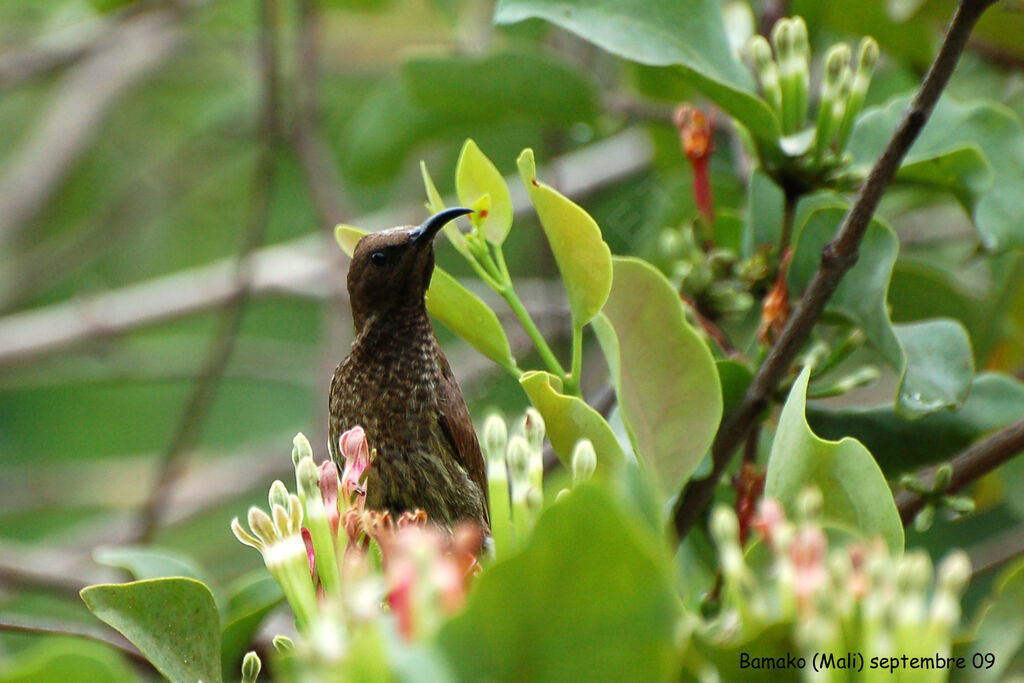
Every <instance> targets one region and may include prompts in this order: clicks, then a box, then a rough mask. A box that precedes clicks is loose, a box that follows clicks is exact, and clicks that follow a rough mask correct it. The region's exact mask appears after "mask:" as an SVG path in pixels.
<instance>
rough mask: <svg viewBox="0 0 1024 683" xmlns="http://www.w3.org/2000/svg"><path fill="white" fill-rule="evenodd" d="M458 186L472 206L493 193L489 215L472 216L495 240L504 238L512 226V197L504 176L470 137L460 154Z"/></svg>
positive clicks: (466, 203)
mask: <svg viewBox="0 0 1024 683" xmlns="http://www.w3.org/2000/svg"><path fill="white" fill-rule="evenodd" d="M455 187H456V192H457V194H458V195H459V202H460V203H461V204H462V205H463V206H466V207H472V206H473V205H474V204H476V202H477V201H478V200H479V199H480V198H481V197H483V196H485V195H486V196H487V197H489V199H490V201H489V206H488V208H487V215H486V216H484V215H481V213H474V214H472V215H471V216H470V220H472V221H473V225H474V226H476V227H478V228H479V229H480V231H481V232H482V233H483V235H484V237H485V238H486V239H487V241H488V242H490V243H491V244H501V243H502V242H504V241H505V237H506V236H507V235H508V231H509V230H510V229H511V228H512V197H511V196H509V193H508V185H507V184H506V183H505V178H504V176H502V175H501V172H500V171H498V169H497V168H495V166H494V164H492V163H491V160H490V159H488V158H487V157H486V156H485V155H484V153H483V152H481V151H480V148H479V147H477V145H476V143H475V142H473V141H472V140H466V144H464V145H463V146H462V152H461V153H460V154H459V164H458V166H457V167H456V169H455ZM455 229H456V230H458V228H455Z"/></svg>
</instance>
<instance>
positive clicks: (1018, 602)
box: [950, 560, 1024, 683]
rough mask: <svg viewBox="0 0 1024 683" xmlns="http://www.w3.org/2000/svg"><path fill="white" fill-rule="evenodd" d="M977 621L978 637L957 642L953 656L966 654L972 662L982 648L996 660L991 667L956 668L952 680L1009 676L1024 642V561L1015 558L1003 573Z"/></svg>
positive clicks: (1004, 678) (976, 633)
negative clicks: (959, 670) (1011, 666)
mask: <svg viewBox="0 0 1024 683" xmlns="http://www.w3.org/2000/svg"><path fill="white" fill-rule="evenodd" d="M976 621H977V623H978V626H977V628H976V630H975V634H974V637H973V638H972V639H970V640H968V641H961V642H957V643H955V644H954V650H953V656H954V657H964V658H965V659H966V660H967V661H968V662H969V661H971V657H972V655H974V654H976V653H979V652H980V653H982V654H992V655H995V663H994V664H993V666H992V668H991V669H985V668H980V669H979V668H978V667H972V668H970V669H966V670H964V671H961V672H956V671H955V670H954V671H953V674H954V675H952V676H951V677H950V680H952V681H970V683H975V682H985V681H999V680H1007V678H1006V677H1005V676H1004V674H1005V673H1008V671H1007V668H1008V667H1009V666H1010V665H1011V664H1012V663H1013V662H1014V661H1015V660H1016V659H1017V658H1018V655H1019V654H1020V651H1021V646H1022V645H1024V561H1022V560H1018V561H1016V562H1014V563H1013V564H1012V565H1011V566H1009V567H1008V568H1006V570H1004V571H1003V572H1002V573H1001V574H1000V576H999V578H998V579H997V580H996V588H995V590H994V591H993V594H992V597H991V598H990V600H989V601H987V602H986V604H985V605H984V606H983V607H982V609H981V616H980V618H979V619H978V620H976ZM968 671H969V672H970V673H969V674H968V673H967V672H968Z"/></svg>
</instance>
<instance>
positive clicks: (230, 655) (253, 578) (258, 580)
mask: <svg viewBox="0 0 1024 683" xmlns="http://www.w3.org/2000/svg"><path fill="white" fill-rule="evenodd" d="M283 599H284V593H282V592H281V586H279V585H278V583H277V581H275V580H274V577H272V576H271V575H270V574H269V573H267V572H266V571H264V570H262V569H260V570H257V571H255V572H252V573H251V574H249V575H247V576H243V577H242V578H241V579H240V580H239V581H238V582H236V584H235V585H234V586H232V589H231V595H230V597H229V598H228V606H227V615H226V616H225V618H224V628H223V630H222V631H221V634H220V656H221V673H222V674H223V675H224V678H225V680H231V679H232V678H235V676H236V673H237V671H238V667H239V666H240V665H241V661H242V655H243V654H244V653H245V652H246V651H248V650H250V649H252V647H251V646H252V640H253V637H254V636H255V635H256V631H257V630H258V629H259V627H260V624H262V623H263V620H264V618H266V616H267V614H268V613H269V612H270V610H272V609H273V608H274V607H276V606H277V605H278V604H280V602H281V600H283Z"/></svg>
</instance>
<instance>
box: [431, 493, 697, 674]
mask: <svg viewBox="0 0 1024 683" xmlns="http://www.w3.org/2000/svg"><path fill="white" fill-rule="evenodd" d="M581 534H585V536H586V542H581ZM678 618H679V599H678V597H677V595H676V592H675V589H674V588H673V587H672V583H671V580H670V575H669V570H668V567H667V561H666V553H665V549H664V548H662V547H661V544H660V539H659V538H657V537H655V536H653V535H651V534H649V533H645V532H644V531H643V530H642V528H641V527H640V526H639V525H638V523H637V522H636V521H635V520H634V519H633V518H632V517H631V516H630V515H627V514H625V513H624V512H623V511H622V510H621V509H620V508H619V506H618V505H617V503H616V501H615V500H614V499H613V498H612V497H611V496H610V495H609V494H608V493H607V492H605V491H604V490H603V489H601V488H599V487H598V486H596V485H594V484H584V485H582V486H579V487H577V488H576V489H574V490H573V491H572V493H570V494H569V495H568V496H567V497H566V498H564V499H563V500H560V501H559V502H558V503H555V504H554V505H552V506H551V507H550V508H548V509H547V510H546V511H545V512H544V514H543V515H542V516H541V518H540V519H539V520H538V522H537V526H536V528H535V530H534V532H533V535H532V536H531V538H530V541H529V544H528V545H527V547H526V549H525V550H524V552H522V553H520V554H518V555H516V556H514V557H512V558H511V559H509V560H507V561H505V562H500V563H498V564H496V565H495V566H493V567H492V568H491V569H489V570H488V571H486V572H484V574H483V575H481V577H480V580H479V582H478V583H477V585H476V587H475V588H474V590H473V592H472V593H471V594H470V596H469V600H468V601H467V604H466V607H465V609H464V610H463V611H462V613H460V614H458V615H457V616H455V617H454V618H452V619H451V620H450V621H448V623H446V624H445V625H444V626H443V627H442V629H441V632H440V634H439V636H438V641H437V642H438V645H439V647H440V648H441V650H442V651H443V652H444V653H445V655H446V657H447V659H448V661H449V663H450V664H451V666H452V668H453V669H454V670H455V672H456V677H457V678H458V679H459V680H466V681H472V680H498V681H514V680H529V681H624V680H631V681H664V680H671V679H672V678H674V676H675V674H676V673H677V671H676V666H677V662H676V655H675V647H674V639H675V633H676V628H677V619H678Z"/></svg>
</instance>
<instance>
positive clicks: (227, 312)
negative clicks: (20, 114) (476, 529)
mask: <svg viewBox="0 0 1024 683" xmlns="http://www.w3.org/2000/svg"><path fill="white" fill-rule="evenodd" d="M260 9H261V31H260V45H259V52H260V69H261V73H262V78H263V114H262V122H261V126H260V131H259V133H260V137H261V139H262V140H263V141H264V143H263V151H262V154H261V155H260V157H259V160H258V162H257V168H256V172H255V177H254V185H253V193H252V199H253V208H252V213H251V215H250V219H249V225H248V227H247V229H246V233H245V235H244V238H243V241H242V245H241V247H240V249H239V253H238V259H237V266H236V269H235V278H234V279H235V282H236V283H237V285H238V288H237V289H236V290H235V293H234V295H233V296H231V297H229V298H228V299H227V300H226V301H225V303H224V308H223V310H222V312H221V315H220V319H219V321H218V325H217V330H216V331H215V333H214V336H213V338H212V339H211V342H210V345H209V347H208V350H207V353H206V356H205V360H204V362H203V366H202V368H201V370H200V372H199V376H198V378H197V379H196V383H195V384H194V385H193V387H192V393H191V394H190V395H189V397H188V400H187V402H186V403H185V407H184V408H183V409H182V412H181V415H180V416H179V418H178V424H177V426H176V427H175V430H174V434H173V436H172V437H171V440H170V441H169V442H168V444H167V447H166V448H165V449H164V451H163V452H162V453H161V456H160V469H159V473H158V475H157V480H156V484H155V485H154V487H153V491H152V493H151V494H150V496H149V498H148V500H147V502H146V505H145V506H144V507H143V509H142V510H141V511H140V513H139V530H138V533H137V535H136V540H137V541H138V542H142V543H146V542H149V541H150V540H152V537H153V534H154V533H155V532H156V529H157V526H158V525H159V523H160V520H161V519H162V517H163V513H164V509H165V508H166V507H167V501H168V498H169V495H170V490H171V487H172V486H173V483H174V481H175V479H176V478H177V475H178V473H179V470H180V468H181V464H182V463H181V459H182V455H183V454H184V453H185V452H186V451H188V450H189V449H190V448H192V447H193V446H194V445H195V443H196V441H197V440H198V438H199V435H200V433H201V431H202V427H203V424H204V423H205V422H206V418H207V416H208V415H209V413H210V408H211V406H212V405H213V399H214V396H215V395H216V393H217V387H218V386H219V385H220V381H221V379H222V378H223V376H224V368H225V367H226V366H227V363H228V360H229V359H230V358H231V354H232V352H233V351H234V347H235V342H236V340H237V338H238V330H239V327H240V326H241V324H242V318H243V317H244V315H245V310H246V308H247V306H248V303H249V300H250V298H251V294H252V291H251V288H250V286H249V281H250V279H251V278H250V269H251V267H250V260H249V258H248V256H249V255H250V254H252V253H253V252H254V251H255V250H256V249H257V248H258V247H259V245H260V243H262V242H263V237H264V235H265V234H266V231H267V225H268V223H269V218H270V198H271V195H272V190H273V182H274V155H275V153H276V151H277V148H278V146H279V144H280V141H281V120H280V112H279V110H278V107H279V102H280V98H279V94H278V87H279V86H278V71H277V70H278V63H279V61H278V44H277V30H278V28H277V27H278V6H277V2H276V0H263V2H262V3H261V4H260Z"/></svg>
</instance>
